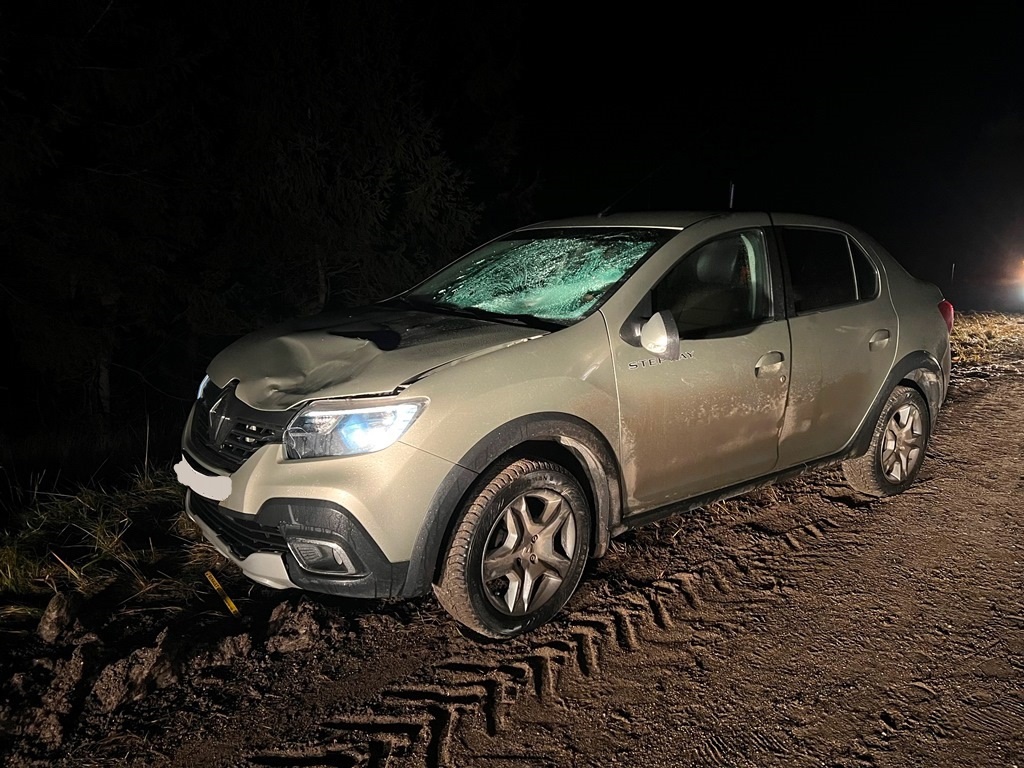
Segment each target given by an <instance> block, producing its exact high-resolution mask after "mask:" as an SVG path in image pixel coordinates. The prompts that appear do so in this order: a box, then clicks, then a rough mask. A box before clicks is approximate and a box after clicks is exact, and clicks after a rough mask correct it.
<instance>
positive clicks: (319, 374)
mask: <svg viewBox="0 0 1024 768" xmlns="http://www.w3.org/2000/svg"><path fill="white" fill-rule="evenodd" d="M545 333H548V331H543V330H538V329H536V328H528V327H522V326H514V325H506V324H503V323H494V322H488V321H485V320H478V319H476V318H471V317H459V316H452V315H439V314H433V313H427V312H419V311H415V310H402V309H388V308H386V307H369V308H366V309H361V310H355V311H349V312H340V313H329V314H322V315H317V316H315V317H308V318H300V319H297V320H292V321H289V322H287V323H283V324H280V325H276V326H273V327H270V328H267V329H264V330H261V331H257V332H255V333H251V334H249V335H248V336H245V337H243V338H241V339H239V340H238V341H236V342H235V343H234V344H232V345H231V346H229V347H228V348H227V349H225V350H224V351H223V352H221V353H220V354H219V355H217V356H216V357H215V358H214V359H213V361H212V362H211V363H210V367H209V374H210V378H211V379H212V380H213V381H214V383H216V384H217V385H219V386H225V385H226V384H227V383H228V382H230V381H232V380H237V381H238V386H237V388H236V390H235V394H236V396H237V397H239V398H240V399H241V400H243V401H244V402H246V403H248V404H249V405H250V406H252V407H253V408H259V409H261V410H283V409H286V408H290V407H291V406H293V405H296V404H298V403H300V402H302V401H304V400H309V399H311V398H320V397H352V396H358V395H375V394H389V393H392V392H394V391H395V390H396V389H398V388H399V387H400V386H401V385H402V384H406V383H409V382H410V381H412V380H415V379H416V378H419V377H421V376H422V375H424V374H426V373H427V372H429V371H431V370H433V369H436V368H438V367H440V366H444V365H447V364H449V363H452V362H455V361H456V360H460V359H464V358H466V357H476V356H479V355H481V354H487V353H490V352H493V351H495V350H498V349H503V348H505V347H508V346H510V345H512V344H516V343H518V342H520V341H526V340H528V339H531V338H536V337H537V336H541V335H544V334H545Z"/></svg>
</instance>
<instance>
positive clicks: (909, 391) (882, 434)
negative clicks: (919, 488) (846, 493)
mask: <svg viewBox="0 0 1024 768" xmlns="http://www.w3.org/2000/svg"><path fill="white" fill-rule="evenodd" d="M930 436H931V421H930V419H929V417H928V406H927V404H926V403H925V401H924V398H923V397H922V396H921V394H920V393H919V392H918V391H917V390H916V389H913V388H911V387H904V386H899V387H896V388H895V389H893V391H892V392H891V393H890V395H889V398H888V399H887V400H886V402H885V406H884V407H883V408H882V413H881V415H880V416H879V417H878V423H877V424H875V430H874V432H873V433H872V435H871V445H870V447H869V448H868V450H867V453H865V454H864V455H863V456H860V457H858V458H856V459H851V460H849V461H845V462H843V474H844V475H845V476H846V481H847V483H849V485H850V486H851V487H852V488H854V489H855V490H857V491H860V492H861V493H865V494H867V495H869V496H891V495H892V494H896V493H902V492H903V491H905V490H906V489H907V488H909V487H910V485H911V483H913V482H914V479H915V478H916V477H917V473H918V471H919V470H920V469H921V464H922V462H923V461H924V455H925V451H926V450H927V448H928V438H929V437H930Z"/></svg>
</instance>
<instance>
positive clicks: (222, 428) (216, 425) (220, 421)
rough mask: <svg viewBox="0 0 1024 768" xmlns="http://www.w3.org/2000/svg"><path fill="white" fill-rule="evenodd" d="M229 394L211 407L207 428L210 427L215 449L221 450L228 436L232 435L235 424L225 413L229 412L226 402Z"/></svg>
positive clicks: (222, 396)
mask: <svg viewBox="0 0 1024 768" xmlns="http://www.w3.org/2000/svg"><path fill="white" fill-rule="evenodd" d="M227 396H228V393H227V392H225V393H224V394H222V395H221V396H220V397H218V398H217V402H215V403H214V404H213V405H212V406H211V407H210V413H209V414H208V415H207V417H206V418H207V426H208V427H209V435H210V444H211V445H213V446H214V447H215V448H220V447H221V446H222V445H223V444H224V441H225V440H226V439H227V436H228V435H229V434H230V433H231V427H233V426H234V422H233V421H232V419H231V417H230V416H228V415H227V414H225V413H224V411H226V410H227V406H226V405H225V404H224V401H225V400H226V399H227Z"/></svg>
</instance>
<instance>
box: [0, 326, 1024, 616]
mask: <svg viewBox="0 0 1024 768" xmlns="http://www.w3.org/2000/svg"><path fill="white" fill-rule="evenodd" d="M951 341H952V348H953V366H954V369H956V368H958V367H959V368H962V369H966V368H974V367H978V366H985V365H989V364H993V363H996V362H998V361H999V360H1000V359H1002V358H1004V357H1006V356H1010V355H1016V356H1018V357H1019V356H1020V355H1021V354H1022V350H1024V315H1007V314H999V313H964V314H959V315H957V317H956V323H955V326H954V331H953V335H952V339H951ZM11 491H12V493H10V494H9V496H10V498H11V499H12V501H10V502H8V504H9V505H10V506H9V508H8V509H5V510H0V511H2V512H3V513H4V514H3V516H2V517H0V521H3V522H2V527H0V625H2V624H12V623H19V622H25V621H28V620H33V619H35V618H38V616H39V615H40V613H41V612H42V610H43V607H44V606H45V605H46V603H47V601H48V600H49V598H50V596H52V595H53V594H54V593H55V592H76V593H79V594H82V595H85V596H91V595H96V594H97V593H99V592H101V591H107V590H109V591H110V592H111V593H112V594H113V595H114V596H115V597H116V599H115V603H116V604H125V605H131V606H134V605H138V604H139V603H143V604H153V603H156V604H172V603H177V604H180V603H181V602H182V601H183V600H185V599H187V597H188V596H189V595H190V594H192V593H193V592H194V590H195V589H196V585H200V584H203V578H202V574H203V571H205V570H206V569H208V568H211V567H214V566H215V565H216V564H218V563H222V562H223V559H222V558H220V556H219V555H218V554H217V553H216V551H215V550H214V549H213V548H212V547H211V546H210V545H208V544H206V543H205V542H204V541H203V540H202V538H201V536H200V535H199V532H198V530H197V529H196V528H195V526H194V525H193V524H192V523H191V521H189V520H188V518H187V517H186V516H185V515H184V513H183V511H182V507H183V503H184V494H183V489H182V487H181V486H180V485H179V484H178V483H177V481H176V479H175V477H174V473H173V472H172V470H171V469H170V467H167V468H165V469H160V470H156V471H154V470H152V469H147V470H145V471H140V472H137V473H135V474H133V475H131V476H128V477H126V478H125V479H124V480H123V482H121V483H119V484H117V485H116V487H113V488H105V487H101V486H99V485H96V484H93V485H86V486H82V487H80V488H79V489H78V490H77V491H76V492H74V493H71V494H58V493H47V492H44V491H42V490H40V489H39V488H29V489H20V488H13V489H11Z"/></svg>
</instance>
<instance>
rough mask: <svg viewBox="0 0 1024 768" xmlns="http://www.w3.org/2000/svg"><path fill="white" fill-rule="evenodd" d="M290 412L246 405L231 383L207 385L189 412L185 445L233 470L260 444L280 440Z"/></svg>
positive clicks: (208, 460) (210, 462) (209, 461)
mask: <svg viewBox="0 0 1024 768" xmlns="http://www.w3.org/2000/svg"><path fill="white" fill-rule="evenodd" d="M211 410H215V413H214V415H213V417H212V418H211V415H210V412H211ZM294 415H295V414H294V411H258V410H256V409H255V408H252V407H250V406H248V405H246V404H245V403H243V402H242V401H241V400H239V399H238V398H237V397H236V396H235V385H234V384H229V385H228V386H227V387H225V388H224V389H222V390H218V389H217V388H215V387H213V386H212V385H208V386H207V387H206V391H204V392H203V397H202V398H201V399H200V400H198V401H197V402H196V405H195V409H194V411H193V414H192V429H191V432H190V433H189V447H190V448H191V449H192V451H193V452H194V453H195V454H196V457H197V458H199V459H201V460H202V461H203V462H205V463H206V464H208V465H210V466H213V467H217V468H218V469H223V470H225V471H226V472H234V471H235V470H237V469H238V468H239V467H240V466H242V464H244V463H245V461H246V459H248V458H249V457H250V456H252V455H253V454H254V453H255V452H256V450H257V449H258V448H260V447H261V446H264V445H267V444H268V443H280V442H281V440H282V437H283V435H284V430H285V427H287V426H288V422H289V421H290V420H291V418H292V416H294Z"/></svg>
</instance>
